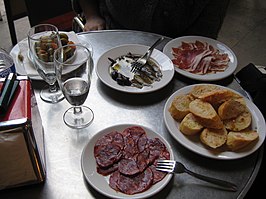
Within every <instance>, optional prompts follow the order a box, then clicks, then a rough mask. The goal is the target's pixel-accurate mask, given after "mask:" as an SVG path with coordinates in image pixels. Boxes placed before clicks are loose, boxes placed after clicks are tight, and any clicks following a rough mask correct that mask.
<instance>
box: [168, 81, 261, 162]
mask: <svg viewBox="0 0 266 199" xmlns="http://www.w3.org/2000/svg"><path fill="white" fill-rule="evenodd" d="M197 85H201V84H197ZM193 86H194V85H190V86H186V87H184V88H182V89H180V90H177V91H176V92H175V93H173V94H172V95H171V96H170V97H169V98H168V100H167V101H166V104H165V106H164V122H165V124H166V127H167V129H168V131H169V132H170V134H171V135H172V136H173V137H174V138H175V139H176V140H177V141H178V142H179V143H180V144H182V145H183V146H184V147H186V148H188V149H189V150H191V151H193V152H195V153H197V154H199V155H202V156H205V157H208V158H213V159H222V160H232V159H238V158H242V157H245V156H248V155H250V154H251V153H253V152H255V151H256V150H257V149H258V148H259V147H260V146H261V145H262V144H263V142H264V139H265V132H266V126H265V120H264V117H263V115H262V113H261V112H260V110H259V109H258V108H257V106H256V105H255V104H254V103H253V102H251V101H250V100H248V99H247V98H245V101H246V104H247V107H248V109H249V111H250V112H251V114H252V129H256V130H257V132H258V133H259V140H258V141H257V142H254V143H255V144H250V145H248V146H247V147H245V148H243V149H241V150H239V151H237V152H232V151H219V150H211V149H209V148H207V147H205V146H204V145H203V144H202V143H201V142H200V141H199V139H194V140H193V136H192V137H189V136H185V135H184V134H183V133H181V132H180V131H179V124H180V123H179V122H176V121H175V120H174V119H173V118H172V116H171V115H170V113H169V111H168V108H169V107H170V105H171V103H172V101H173V99H174V98H175V96H178V95H182V94H187V93H189V92H190V91H191V89H192V87H193ZM217 86H218V85H217ZM219 87H222V86H219ZM222 88H224V89H229V88H226V87H222ZM229 90H231V91H233V92H235V93H238V92H236V91H234V90H232V89H229ZM238 94H239V95H241V94H240V93H238ZM189 138H191V139H189ZM194 138H195V137H194Z"/></svg>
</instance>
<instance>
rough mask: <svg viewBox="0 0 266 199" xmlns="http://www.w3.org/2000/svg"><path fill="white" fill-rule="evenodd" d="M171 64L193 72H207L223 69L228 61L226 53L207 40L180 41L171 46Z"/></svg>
mask: <svg viewBox="0 0 266 199" xmlns="http://www.w3.org/2000/svg"><path fill="white" fill-rule="evenodd" d="M172 54H173V56H174V59H172V62H173V64H174V65H175V66H176V67H178V68H180V69H182V70H185V71H188V72H191V73H195V74H202V75H203V74H208V73H215V72H221V71H225V70H226V68H227V67H228V64H229V62H230V59H229V56H228V54H226V53H221V52H220V51H219V50H218V49H216V48H214V47H213V46H212V45H210V44H208V43H207V42H200V41H195V42H182V44H181V46H179V47H176V48H175V47H174V48H172Z"/></svg>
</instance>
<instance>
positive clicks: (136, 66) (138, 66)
mask: <svg viewBox="0 0 266 199" xmlns="http://www.w3.org/2000/svg"><path fill="white" fill-rule="evenodd" d="M163 40H164V37H160V38H159V39H158V40H157V41H156V42H155V43H154V44H153V45H152V46H151V47H150V48H149V49H148V50H147V52H146V53H145V54H144V55H143V56H142V57H140V58H139V59H138V60H137V61H134V62H133V63H132V64H131V70H130V71H131V72H133V73H135V72H137V71H139V70H141V68H142V67H143V66H144V65H145V64H146V63H147V61H148V60H149V58H150V56H151V54H152V51H153V49H154V48H155V47H156V46H157V45H159V44H160V43H161V42H162V41H163Z"/></svg>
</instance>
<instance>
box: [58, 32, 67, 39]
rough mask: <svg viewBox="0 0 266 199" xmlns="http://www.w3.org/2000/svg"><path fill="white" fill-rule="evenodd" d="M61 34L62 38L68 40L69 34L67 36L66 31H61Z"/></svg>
mask: <svg viewBox="0 0 266 199" xmlns="http://www.w3.org/2000/svg"><path fill="white" fill-rule="evenodd" d="M59 36H60V38H61V39H62V38H65V39H66V40H68V36H67V34H66V33H59Z"/></svg>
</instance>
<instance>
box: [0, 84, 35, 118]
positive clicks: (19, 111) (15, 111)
mask: <svg viewBox="0 0 266 199" xmlns="http://www.w3.org/2000/svg"><path fill="white" fill-rule="evenodd" d="M2 86H3V82H0V89H1V87H2ZM0 115H1V114H0ZM22 118H27V119H31V84H30V81H29V80H21V81H20V82H19V86H18V88H17V90H16V92H15V95H14V97H13V99H12V101H11V104H10V106H9V107H8V110H7V112H6V114H4V115H1V116H0V122H4V121H9V120H16V119H22Z"/></svg>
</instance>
